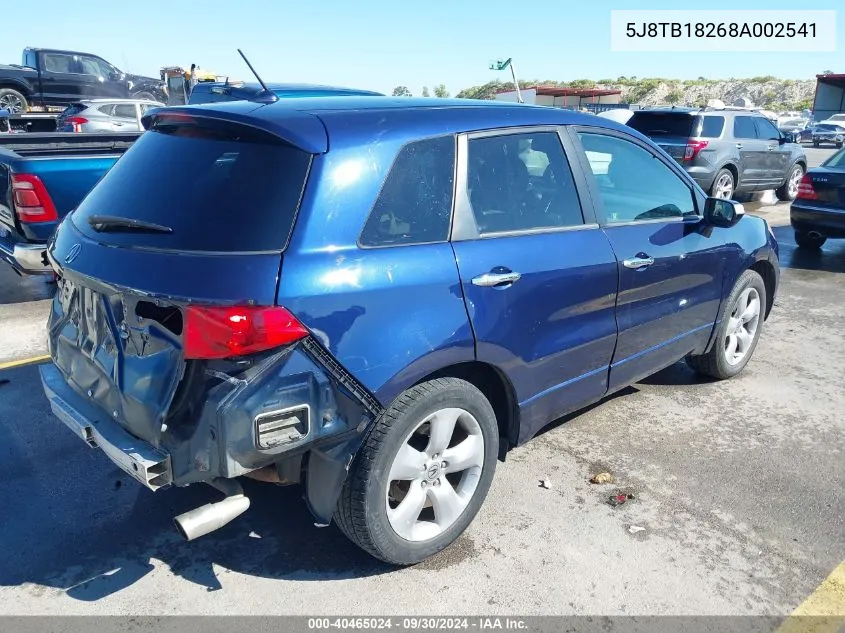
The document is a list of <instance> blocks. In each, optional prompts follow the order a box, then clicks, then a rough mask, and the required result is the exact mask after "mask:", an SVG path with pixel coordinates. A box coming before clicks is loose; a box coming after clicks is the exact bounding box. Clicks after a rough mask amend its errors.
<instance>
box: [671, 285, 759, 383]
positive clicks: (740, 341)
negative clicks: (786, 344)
mask: <svg viewBox="0 0 845 633" xmlns="http://www.w3.org/2000/svg"><path fill="white" fill-rule="evenodd" d="M765 309H766V284H765V283H763V278H762V277H761V276H760V275H759V274H758V273H757V272H755V271H753V270H746V271H745V272H744V273H742V274H741V275H740V276H739V279H737V280H736V284H734V287H733V290H732V291H731V294H730V295H729V296H728V298H727V300H726V301H725V311H724V313H723V316H722V321H721V322H720V323H719V327H718V329H717V330H716V340H715V341H714V343H713V346H712V347H711V348H710V351H709V352H706V353H704V354H701V355H695V356H692V355H691V356H688V357H687V363H688V364H689V366H690V367H692V368H693V369H694V370H695V371H697V372H698V373H700V374H704V375H706V376H711V377H712V378H716V379H717V380H725V379H727V378H732V377H733V376H736V375H737V374H738V373H739V372H741V371H742V370H743V369H744V368H745V366H746V365H747V364H748V361H749V360H751V356H752V355H753V354H754V350H755V348H756V347H757V341H758V340H759V339H760V332H761V331H762V330H763V315H764V314H765Z"/></svg>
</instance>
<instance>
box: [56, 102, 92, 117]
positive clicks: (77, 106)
mask: <svg viewBox="0 0 845 633" xmlns="http://www.w3.org/2000/svg"><path fill="white" fill-rule="evenodd" d="M86 108H87V106H86V105H85V104H84V103H74V104H73V105H69V106H68V107H66V108H65V109H64V110H62V113H61V114H60V115H59V116H60V117H62V118H64V117H69V116H75V115H77V114H79V113H80V112H82V111H83V110H85V109H86Z"/></svg>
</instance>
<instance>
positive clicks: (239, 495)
mask: <svg viewBox="0 0 845 633" xmlns="http://www.w3.org/2000/svg"><path fill="white" fill-rule="evenodd" d="M207 483H208V484H209V485H210V486H213V487H214V488H217V490H219V491H220V492H222V493H223V494H224V495H226V497H225V498H224V499H223V500H222V501H218V502H217V503H209V504H206V505H204V506H202V507H201V508H196V509H195V510H191V511H190V512H185V513H184V514H180V515H179V516H177V517H176V518H175V519H173V522H174V523H175V524H176V529H177V530H179V534H181V535H182V536H183V537H184V538H185V539H186V540H188V541H193V540H194V539H197V538H199V537H200V536H204V535H206V534H208V533H209V532H213V531H214V530H218V529H220V528H222V527H223V526H224V525H226V524H227V523H229V522H230V521H231V520H233V519H236V518H237V517H239V516H240V515H242V514H243V513H244V512H246V511H247V509H248V508H249V497H247V496H245V495H244V491H243V488H241V485H240V484H239V483H238V482H237V481H235V480H234V479H224V478H222V477H218V478H217V479H212V480H211V481H209V482H207Z"/></svg>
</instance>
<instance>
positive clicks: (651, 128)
mask: <svg viewBox="0 0 845 633" xmlns="http://www.w3.org/2000/svg"><path fill="white" fill-rule="evenodd" d="M696 119H697V117H695V116H692V115H690V114H688V113H686V112H649V111H640V112H634V115H633V116H632V117H631V118H630V119H628V123H627V125H628V126H630V127H632V128H634V129H635V130H637V131H638V132H642V133H643V134H645V135H646V136H694V128H695V124H696V122H697V121H696Z"/></svg>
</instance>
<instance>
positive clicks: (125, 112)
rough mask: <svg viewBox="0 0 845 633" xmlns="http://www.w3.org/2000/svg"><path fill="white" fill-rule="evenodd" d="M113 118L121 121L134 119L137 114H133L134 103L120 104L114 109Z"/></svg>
mask: <svg viewBox="0 0 845 633" xmlns="http://www.w3.org/2000/svg"><path fill="white" fill-rule="evenodd" d="M114 116H116V117H120V118H121V119H134V118H135V117H136V116H137V114H136V112H135V104H134V103H121V104H119V105H116V106H115V107H114Z"/></svg>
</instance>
